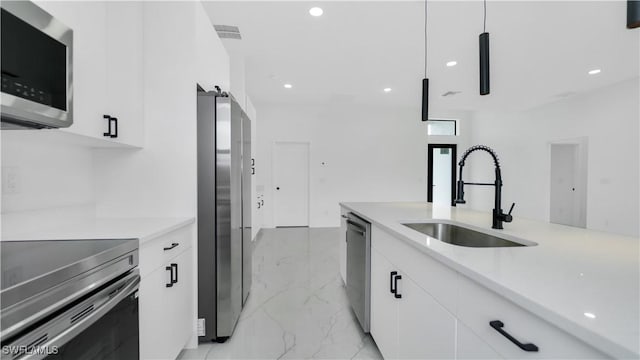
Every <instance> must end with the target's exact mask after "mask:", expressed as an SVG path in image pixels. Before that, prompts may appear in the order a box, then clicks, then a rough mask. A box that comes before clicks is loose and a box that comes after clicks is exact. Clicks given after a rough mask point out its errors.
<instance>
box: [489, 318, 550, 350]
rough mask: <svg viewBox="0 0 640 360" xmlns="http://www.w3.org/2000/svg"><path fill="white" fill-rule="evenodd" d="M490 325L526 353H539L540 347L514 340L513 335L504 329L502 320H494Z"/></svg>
mask: <svg viewBox="0 0 640 360" xmlns="http://www.w3.org/2000/svg"><path fill="white" fill-rule="evenodd" d="M489 325H491V327H492V328H493V329H494V330H496V331H497V332H499V333H500V334H501V335H502V336H504V337H506V338H507V339H509V341H511V342H512V343H514V344H516V345H517V346H518V347H519V348H520V349H522V350H524V351H538V347H537V346H536V345H534V344H523V343H521V342H520V341H518V340H517V339H516V338H514V337H513V336H511V334H509V333H508V332H506V331H504V330H503V329H502V328H503V327H504V323H503V322H502V321H500V320H493V321H489Z"/></svg>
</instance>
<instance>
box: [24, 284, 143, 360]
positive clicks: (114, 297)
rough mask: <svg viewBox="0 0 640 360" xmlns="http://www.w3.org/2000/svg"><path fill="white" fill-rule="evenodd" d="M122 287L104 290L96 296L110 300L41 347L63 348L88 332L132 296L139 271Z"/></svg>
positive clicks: (136, 285)
mask: <svg viewBox="0 0 640 360" xmlns="http://www.w3.org/2000/svg"><path fill="white" fill-rule="evenodd" d="M123 283H124V285H120V287H118V288H117V289H115V290H114V289H113V287H112V286H109V287H107V288H105V289H104V290H102V291H101V292H100V293H98V294H96V295H106V296H108V297H109V300H107V301H105V302H104V303H103V304H102V305H100V306H99V307H98V308H96V309H95V310H94V311H93V312H92V313H91V314H90V315H89V316H87V317H85V318H84V319H82V320H80V321H78V322H77V323H76V324H74V325H73V326H71V327H69V328H68V329H66V330H65V331H63V332H61V333H59V334H58V335H56V336H55V337H54V338H52V339H51V340H50V341H47V342H46V343H44V344H42V345H39V347H42V348H45V349H47V348H48V349H52V348H53V347H54V346H55V347H57V348H60V347H62V346H63V345H64V344H66V343H67V342H69V340H71V339H73V338H74V337H76V336H77V335H78V334H80V333H81V332H83V331H84V330H86V329H87V328H88V327H89V326H91V325H93V324H94V323H95V322H96V321H98V320H100V318H101V317H103V316H104V315H105V314H107V313H108V312H109V311H110V310H111V309H113V308H114V307H115V306H116V305H118V303H119V302H120V301H122V300H123V299H125V298H126V297H127V296H129V295H131V293H132V292H133V291H135V290H136V289H137V288H138V286H139V285H140V275H139V273H138V272H137V271H134V272H133V273H131V274H129V275H127V276H126V277H124V278H123V279H122V280H121V281H119V282H118V284H123ZM40 357H42V355H37V354H35V352H34V354H33V355H32V356H31V355H28V356H25V357H23V358H21V359H38V358H40Z"/></svg>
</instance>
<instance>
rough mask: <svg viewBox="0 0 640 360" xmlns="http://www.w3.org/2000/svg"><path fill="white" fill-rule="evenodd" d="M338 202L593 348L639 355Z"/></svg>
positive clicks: (625, 355) (621, 355)
mask: <svg viewBox="0 0 640 360" xmlns="http://www.w3.org/2000/svg"><path fill="white" fill-rule="evenodd" d="M339 205H340V206H341V207H343V208H346V209H348V210H350V211H353V212H355V213H357V214H358V215H360V216H361V217H362V218H363V219H365V220H368V221H370V222H371V223H372V224H375V225H377V226H379V227H381V228H383V229H384V230H385V231H387V232H389V233H390V234H392V235H394V237H396V238H398V239H401V240H402V241H404V242H405V243H407V244H409V245H411V246H412V247H414V248H415V249H417V250H419V251H420V252H422V253H424V254H426V255H428V256H430V257H432V258H434V259H435V260H437V261H439V262H441V263H443V264H444V265H445V266H448V267H450V268H452V269H453V270H455V271H457V272H459V273H461V274H462V275H464V276H466V277H468V278H470V279H472V280H473V281H476V282H477V283H479V284H480V285H482V286H484V287H486V288H487V289H489V290H491V291H493V292H495V293H496V294H497V295H499V296H502V297H504V298H506V299H508V300H509V301H511V302H513V303H515V304H516V305H518V306H520V307H522V308H524V309H526V310H528V311H530V312H532V313H533V314H535V315H536V316H538V317H540V318H542V319H544V320H546V321H547V322H549V323H551V324H552V325H554V326H556V327H558V328H560V329H562V330H563V331H565V332H567V333H568V334H570V335H572V336H574V337H576V338H578V339H580V340H582V341H583V342H585V343H587V344H588V345H590V346H592V347H594V348H596V349H597V350H599V351H602V352H604V353H606V354H608V355H611V356H613V357H616V358H638V357H639V356H640V354H636V353H635V352H634V350H632V349H629V348H627V347H626V346H624V345H622V344H620V343H617V342H615V341H613V340H610V339H607V338H606V337H603V336H602V335H600V334H598V333H596V332H593V331H591V330H589V329H587V328H584V327H583V326H580V325H579V324H577V323H575V322H574V321H572V320H571V319H568V318H567V317H565V316H563V315H562V314H559V313H557V312H554V311H553V310H550V309H548V308H546V307H544V306H543V305H541V304H539V303H537V302H534V301H531V300H530V299H529V298H527V297H526V296H523V295H520V294H519V293H517V292H515V291H513V290H511V289H510V288H508V287H506V286H504V285H502V284H500V283H498V282H495V281H493V280H491V279H489V278H487V277H485V276H483V275H482V274H480V273H478V272H476V271H474V270H472V269H469V268H467V267H465V266H464V265H463V264H461V263H459V262H457V261H454V260H453V259H450V258H448V257H446V256H444V255H442V254H440V253H439V252H437V251H433V250H432V249H431V248H427V247H424V246H421V245H420V244H418V243H416V242H415V241H413V240H412V239H410V238H408V237H407V236H406V235H404V234H401V233H399V232H397V231H396V230H394V229H392V228H390V227H389V226H387V225H385V224H384V223H382V222H380V221H378V220H376V219H374V218H371V217H370V216H367V215H366V214H363V213H362V212H361V211H360V210H358V209H355V208H353V207H352V206H351V205H350V203H343V202H341V203H339Z"/></svg>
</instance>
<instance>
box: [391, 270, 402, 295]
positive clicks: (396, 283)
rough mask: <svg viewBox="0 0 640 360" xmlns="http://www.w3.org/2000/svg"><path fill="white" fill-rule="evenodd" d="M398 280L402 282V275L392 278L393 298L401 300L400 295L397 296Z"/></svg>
mask: <svg viewBox="0 0 640 360" xmlns="http://www.w3.org/2000/svg"><path fill="white" fill-rule="evenodd" d="M398 280H402V275H396V277H394V278H393V285H394V288H395V289H394V290H395V291H394V293H393V296H395V297H396V299H402V294H398Z"/></svg>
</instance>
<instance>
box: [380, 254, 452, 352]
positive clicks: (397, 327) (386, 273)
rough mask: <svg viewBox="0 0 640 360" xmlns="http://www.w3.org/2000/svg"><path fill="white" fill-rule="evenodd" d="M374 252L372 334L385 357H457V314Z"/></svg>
mask: <svg viewBox="0 0 640 360" xmlns="http://www.w3.org/2000/svg"><path fill="white" fill-rule="evenodd" d="M371 253H372V255H371V268H372V272H371V314H372V318H371V334H372V335H373V337H374V339H375V340H376V344H378V348H379V349H380V352H381V353H382V354H383V356H384V357H385V358H390V359H391V358H398V359H452V358H454V356H455V335H456V333H455V326H456V319H455V317H454V316H453V315H452V314H451V313H449V312H448V311H447V310H446V309H445V308H443V307H442V306H440V305H439V304H438V303H437V302H436V301H435V299H434V298H433V297H432V296H431V295H429V294H428V293H427V292H426V291H424V290H423V289H422V288H420V287H419V286H418V285H417V284H416V283H415V282H414V281H413V280H412V279H411V278H409V277H408V276H407V274H406V273H403V272H402V271H401V270H400V269H399V268H398V267H396V266H394V265H393V264H391V263H390V262H389V261H388V260H387V259H386V258H385V257H384V256H383V255H381V254H380V253H379V252H378V251H377V250H375V249H374V250H372V252H371ZM392 289H394V290H395V292H394V291H392Z"/></svg>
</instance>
